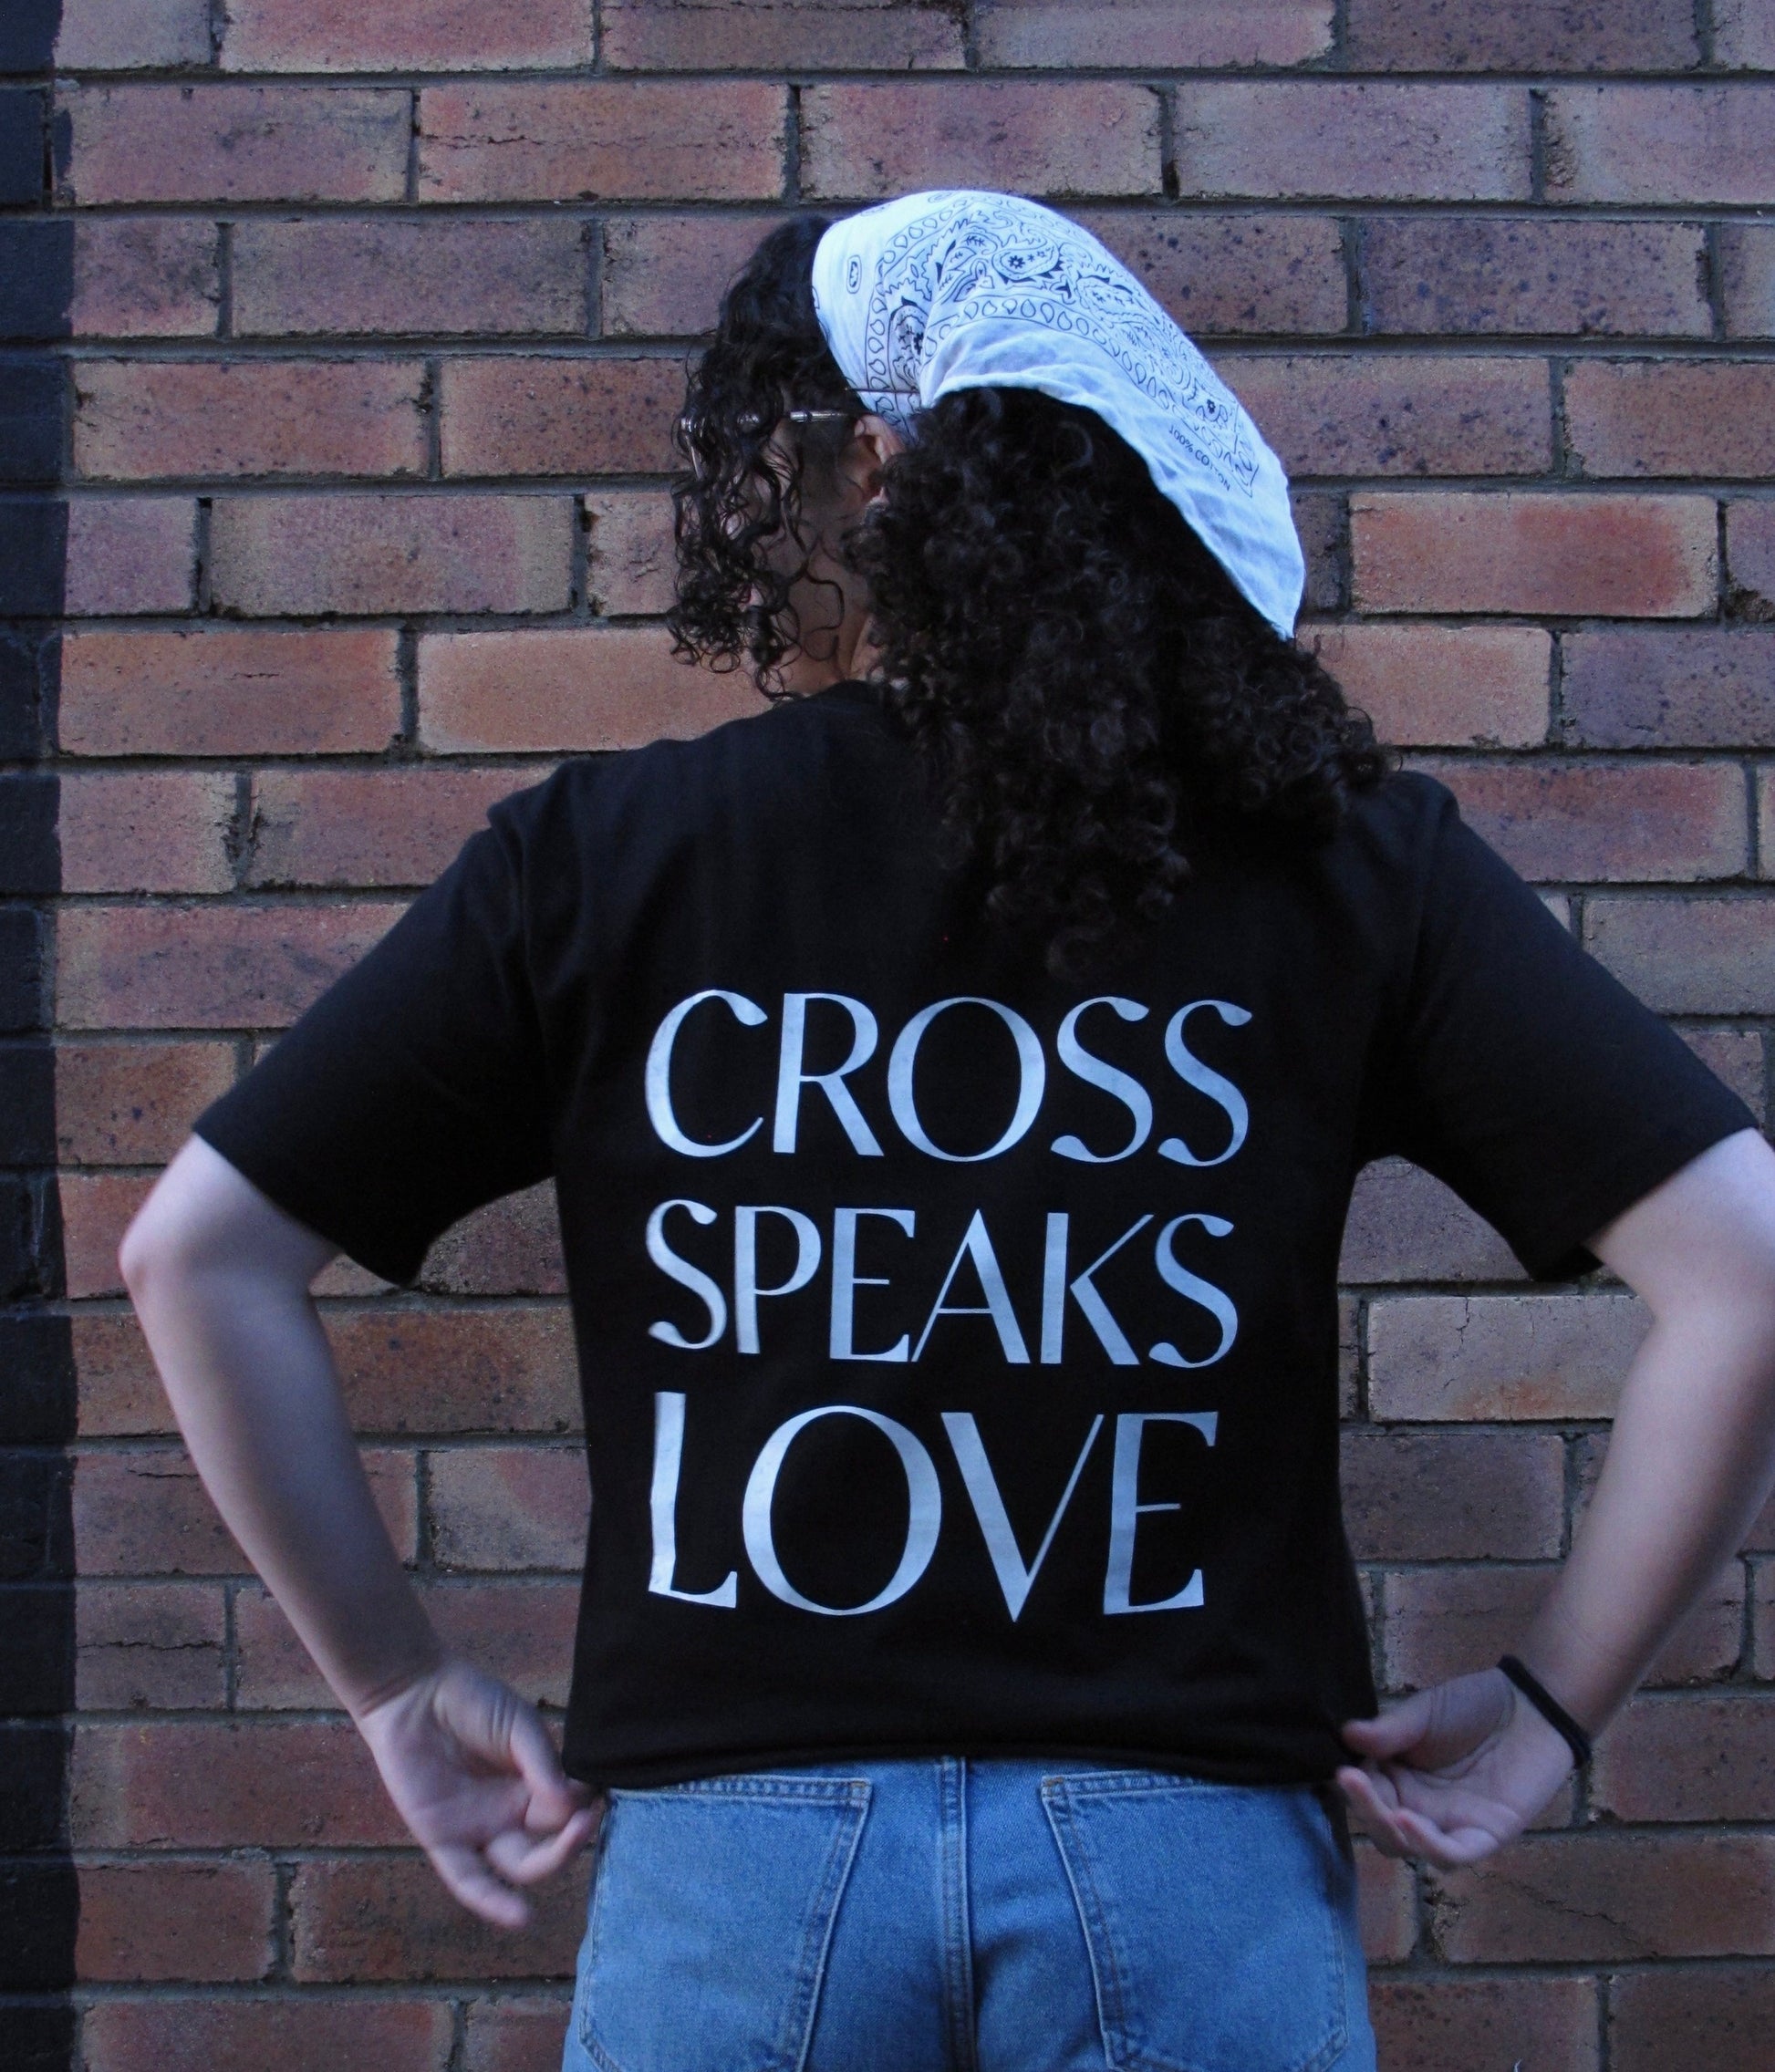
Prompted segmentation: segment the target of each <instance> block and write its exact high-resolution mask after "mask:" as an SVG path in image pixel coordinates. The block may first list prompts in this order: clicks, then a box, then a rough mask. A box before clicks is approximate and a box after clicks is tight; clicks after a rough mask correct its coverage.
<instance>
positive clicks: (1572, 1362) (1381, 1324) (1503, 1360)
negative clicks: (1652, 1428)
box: [1368, 1293, 1651, 1420]
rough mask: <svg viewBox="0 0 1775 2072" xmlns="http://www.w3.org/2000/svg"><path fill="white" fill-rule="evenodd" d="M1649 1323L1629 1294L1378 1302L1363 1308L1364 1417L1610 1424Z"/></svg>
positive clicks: (1408, 1298) (1405, 1298)
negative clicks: (1365, 1353)
mask: <svg viewBox="0 0 1775 2072" xmlns="http://www.w3.org/2000/svg"><path fill="white" fill-rule="evenodd" d="M1650 1323H1651V1319H1650V1317H1649V1316H1648V1315H1647V1314H1646V1312H1645V1308H1644V1306H1643V1305H1642V1304H1641V1303H1640V1302H1639V1301H1638V1300H1637V1299H1636V1298H1635V1297H1634V1296H1632V1295H1627V1294H1620V1295H1615V1294H1600V1293H1597V1294H1583V1295H1406V1296H1397V1297H1391V1298H1389V1297H1384V1296H1383V1297H1377V1298H1376V1299H1375V1300H1372V1301H1371V1302H1370V1303H1369V1305H1368V1405H1369V1414H1370V1415H1371V1416H1373V1417H1376V1418H1379V1419H1382V1420H1386V1419H1392V1418H1407V1419H1417V1418H1431V1419H1440V1418H1485V1419H1488V1420H1490V1419H1518V1418H1537V1417H1539V1418H1558V1419H1562V1420H1563V1419H1567V1418H1573V1417H1608V1416H1612V1415H1613V1414H1614V1399H1615V1394H1616V1392H1617V1390H1618V1389H1619V1388H1620V1385H1621V1379H1622V1376H1623V1374H1624V1373H1625V1371H1626V1368H1627V1363H1628V1362H1629V1361H1630V1360H1631V1359H1632V1358H1633V1356H1634V1353H1635V1352H1636V1351H1637V1350H1638V1347H1639V1342H1640V1341H1641V1339H1643V1338H1644V1337H1645V1332H1646V1331H1647V1329H1648V1328H1649V1326H1650Z"/></svg>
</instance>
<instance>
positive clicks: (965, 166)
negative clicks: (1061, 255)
mask: <svg viewBox="0 0 1775 2072" xmlns="http://www.w3.org/2000/svg"><path fill="white" fill-rule="evenodd" d="M1158 112H1159V111H1158V98H1157V95H1155V94H1153V93H1152V92H1150V91H1149V90H1148V89H1147V88H1145V87H1141V86H1137V85H1136V84H1135V83H1134V82H1133V81H1131V80H1122V79H1075V80H1068V81H1067V82H1065V83H1064V85H1062V84H1055V85H1052V86H1051V85H1049V84H1047V83H1046V82H1039V83H1038V82H1037V81H1034V80H996V79H994V80H986V79H968V80H956V81H954V82H952V83H949V82H937V81H931V82H914V83H908V84H906V85H903V86H902V85H886V84H880V85H877V84H871V85H844V86H819V87H809V88H804V90H803V93H802V98H801V181H802V192H804V194H805V195H807V196H808V197H809V199H810V200H822V201H832V200H839V199H844V198H846V197H851V196H855V197H856V198H858V199H861V200H873V199H875V198H876V197H877V196H882V195H888V194H898V193H902V192H906V191H908V189H916V188H920V187H970V186H971V187H1011V188H1017V189H1020V190H1022V191H1023V192H1028V193H1032V194H1157V192H1158V189H1159V173H1160V170H1161V169H1160V164H1159V139H1158Z"/></svg>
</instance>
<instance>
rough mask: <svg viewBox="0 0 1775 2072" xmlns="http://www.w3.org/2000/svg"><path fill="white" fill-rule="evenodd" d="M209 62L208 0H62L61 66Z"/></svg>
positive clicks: (121, 67) (139, 67) (102, 68)
mask: <svg viewBox="0 0 1775 2072" xmlns="http://www.w3.org/2000/svg"><path fill="white" fill-rule="evenodd" d="M209 62H210V7H209V0H62V4H61V21H60V26H58V27H57V31H56V63H57V66H58V67H60V69H61V70H63V71H66V72H135V71H146V70H149V69H151V68H152V67H160V66H162V65H207V64H208V63H209Z"/></svg>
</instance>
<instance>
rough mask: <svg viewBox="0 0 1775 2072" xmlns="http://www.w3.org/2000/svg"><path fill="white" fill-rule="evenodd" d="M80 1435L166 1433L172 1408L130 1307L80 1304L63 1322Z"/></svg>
mask: <svg viewBox="0 0 1775 2072" xmlns="http://www.w3.org/2000/svg"><path fill="white" fill-rule="evenodd" d="M68 1334H69V1337H70V1338H71V1340H72V1342H73V1352H74V1379H75V1401H76V1404H77V1406H78V1415H77V1419H76V1424H77V1428H78V1431H79V1434H80V1436H81V1437H82V1438H87V1439H90V1438H117V1437H123V1436H128V1435H134V1434H136V1433H153V1434H157V1435H159V1434H170V1433H171V1432H172V1431H173V1429H174V1425H173V1421H172V1408H171V1404H169V1403H168V1402H167V1400H166V1391H165V1390H164V1389H163V1388H162V1387H161V1377H160V1375H159V1374H158V1373H156V1371H155V1367H154V1362H153V1360H152V1358H151V1356H150V1354H149V1351H148V1345H147V1342H146V1341H145V1340H144V1339H143V1337H142V1335H141V1326H140V1324H139V1323H138V1322H137V1321H136V1319H135V1316H134V1314H133V1312H132V1311H130V1310H129V1309H127V1308H123V1307H119V1308H117V1309H111V1310H101V1309H98V1308H94V1307H91V1306H89V1305H86V1304H82V1305H81V1306H80V1307H78V1308H77V1309H76V1310H75V1311H74V1313H73V1315H72V1316H71V1317H70V1318H69V1320H68Z"/></svg>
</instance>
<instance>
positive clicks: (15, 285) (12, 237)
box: [0, 222, 74, 338]
mask: <svg viewBox="0 0 1775 2072" xmlns="http://www.w3.org/2000/svg"><path fill="white" fill-rule="evenodd" d="M73 295H74V225H73V224H72V223H28V222H27V223H0V338H65V337H67V333H68V316H67V311H68V305H69V303H70V302H71V301H72V299H73Z"/></svg>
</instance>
